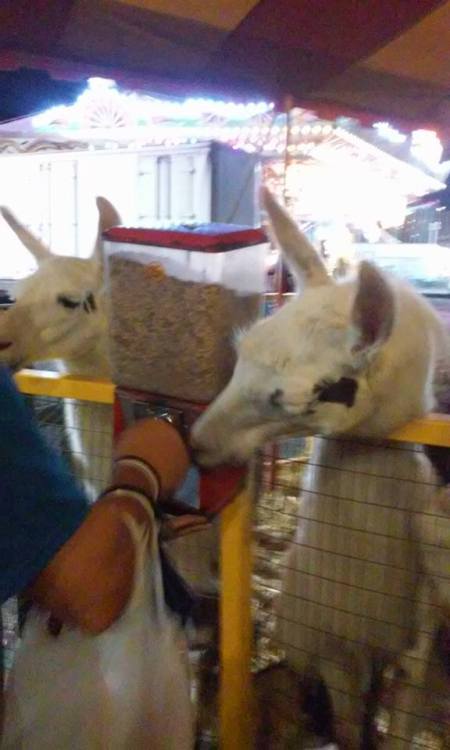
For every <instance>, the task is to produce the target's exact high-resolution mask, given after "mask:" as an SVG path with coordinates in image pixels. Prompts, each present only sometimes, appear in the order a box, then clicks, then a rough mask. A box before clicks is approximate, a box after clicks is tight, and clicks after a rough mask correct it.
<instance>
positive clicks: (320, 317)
mask: <svg viewBox="0 0 450 750" xmlns="http://www.w3.org/2000/svg"><path fill="white" fill-rule="evenodd" d="M263 195H264V202H265V208H266V210H267V212H268V214H269V218H270V220H271V225H272V228H273V231H274V234H275V236H276V238H277V240H278V242H279V244H280V246H281V249H282V250H283V252H284V254H285V257H286V259H287V261H288V262H289V263H290V265H291V267H292V269H293V271H294V272H295V273H296V275H297V277H298V279H299V280H300V282H301V283H302V285H303V286H304V289H303V291H302V293H301V294H300V295H299V296H298V297H297V298H296V299H294V300H293V301H292V302H290V303H287V304H286V305H285V306H284V307H283V308H282V309H281V310H279V311H278V312H276V313H275V314H274V315H273V316H272V317H271V318H268V319H266V320H262V321H259V322H258V323H256V324H255V325H254V326H253V327H252V328H250V330H249V331H248V332H247V333H245V334H244V335H243V336H242V338H241V340H240V342H239V344H238V361H237V364H236V368H235V371H234V375H233V377H232V379H231V381H230V383H229V384H228V386H227V387H226V388H225V389H224V391H223V392H222V394H221V395H219V397H218V398H217V399H216V401H215V402H214V403H213V404H212V405H211V406H210V407H209V409H207V410H206V412H205V413H204V414H203V415H202V417H201V418H200V419H199V421H198V422H197V423H196V425H195V426H194V430H193V434H192V444H193V447H194V448H195V449H196V451H197V454H198V457H199V460H200V461H201V462H202V463H203V464H204V465H214V464H218V463H223V462H227V461H245V460H248V459H249V458H250V457H251V455H252V453H253V452H254V450H255V449H257V448H260V447H262V446H263V445H264V444H265V443H266V442H268V441H270V440H273V439H275V438H279V437H282V436H288V435H304V436H306V435H308V436H309V435H321V436H322V437H321V438H318V439H317V440H315V448H314V455H313V457H312V460H311V461H310V464H309V466H308V468H307V470H306V472H305V476H304V478H303V480H302V487H301V491H302V494H301V503H300V509H299V521H298V529H297V537H296V540H295V544H294V545H293V547H292V550H291V553H290V555H289V559H288V562H287V575H286V577H285V581H284V586H283V591H282V594H281V599H280V604H279V611H280V636H281V639H282V641H283V642H284V645H285V647H286V649H287V653H288V657H289V659H290V661H291V663H292V664H293V665H294V666H295V667H296V668H299V669H300V670H306V671H309V670H312V671H313V672H314V673H315V674H319V675H320V676H321V677H322V679H324V681H325V683H326V684H327V687H328V688H329V691H330V693H331V695H332V698H333V703H334V709H335V715H336V716H337V718H338V719H339V723H340V724H341V727H342V728H343V732H342V734H343V736H345V737H346V741H347V742H348V743H349V745H350V746H353V747H357V746H359V744H360V742H361V733H362V725H363V713H364V708H365V704H364V693H365V692H366V690H367V687H368V680H369V678H370V676H371V674H372V671H373V668H374V665H375V664H376V663H378V664H379V663H382V664H391V663H394V662H397V663H399V664H401V665H402V667H403V668H404V669H405V675H406V676H405V679H404V686H403V688H402V690H400V691H399V693H398V694H397V698H396V702H395V704H394V707H393V709H392V711H391V724H390V728H389V737H388V740H387V745H386V746H387V747H399V748H400V747H405V748H406V747H410V746H411V739H412V737H413V736H414V735H415V734H416V733H417V732H418V731H424V730H427V729H429V728H430V725H431V726H432V727H433V723H434V728H435V729H436V722H435V720H434V719H433V711H434V709H435V708H436V707H435V705H434V704H433V700H432V699H431V690H430V685H432V684H433V685H434V686H435V685H436V683H438V682H439V681H440V680H441V683H440V684H441V687H442V675H440V674H438V672H439V668H438V665H437V663H436V661H435V660H434V659H433V638H434V635H435V633H436V630H437V628H438V627H439V625H440V623H441V619H442V612H441V609H440V608H439V607H440V606H442V605H445V606H447V607H448V606H449V603H450V573H449V571H450V515H449V513H448V511H447V510H446V512H444V511H443V510H442V508H445V509H446V508H447V507H448V506H447V505H446V504H445V502H444V504H442V498H441V499H440V501H439V500H438V495H437V490H436V485H437V478H436V476H435V474H434V471H433V469H432V467H431V465H430V464H429V462H428V461H427V460H426V459H425V457H424V455H423V454H422V451H421V449H420V448H417V449H416V450H411V446H405V445H402V444H396V446H394V445H393V444H392V443H387V442H385V440H384V439H385V438H386V437H387V436H388V435H389V434H390V433H391V432H392V431H393V430H395V429H396V428H398V427H400V426H401V425H403V424H405V423H407V422H408V421H410V420H412V419H414V418H417V417H420V416H422V415H424V414H425V413H426V412H428V411H429V410H430V409H431V408H432V406H433V378H434V376H435V373H436V370H437V368H438V366H440V363H441V359H442V360H444V361H446V359H447V339H446V334H445V333H444V330H443V327H442V325H441V323H440V321H439V319H438V317H437V315H436V314H435V313H434V311H433V310H432V308H431V307H430V306H429V305H428V304H427V303H426V301H425V300H424V299H423V298H421V297H420V296H419V295H418V294H417V293H416V292H415V291H414V290H413V289H412V288H411V287H410V286H409V285H407V284H405V283H403V282H401V281H399V280H396V279H394V278H388V277H387V276H385V275H384V274H382V273H381V272H380V271H379V270H377V268H376V267H374V266H372V265H371V264H369V263H366V262H364V263H362V264H361V266H360V268H359V271H358V274H357V277H356V278H355V279H352V280H349V281H344V282H342V283H339V284H338V283H334V282H333V281H332V280H331V279H330V278H329V277H328V276H327V273H326V270H325V268H324V266H323V264H322V261H321V260H320V258H319V256H318V255H317V253H316V251H315V250H314V248H313V247H312V246H311V245H310V244H309V242H308V240H307V239H306V238H305V237H304V235H303V234H302V233H301V232H300V231H299V230H298V228H297V226H296V225H295V223H294V222H293V221H292V220H291V219H290V218H289V216H288V215H287V213H286V212H285V211H284V209H283V208H281V206H279V205H278V204H277V203H276V201H275V199H274V198H273V197H272V196H271V195H270V193H268V192H267V191H265V192H264V194H263ZM342 378H346V379H348V380H346V381H342V380H341V379H342ZM339 381H340V389H338V391H339V390H340V394H339V393H338V394H337V395H336V391H334V393H333V389H331V388H330V384H332V383H337V382H339ZM352 383H353V386H355V387H356V392H355V393H353V396H354V402H353V403H352V393H351V386H352ZM343 385H346V386H349V385H350V395H349V393H348V391H347V394H346V395H345V394H344V397H345V398H346V399H347V403H342V402H341V403H339V400H340V398H341V396H342V392H343V391H342V388H343ZM322 399H324V400H322ZM327 399H329V400H327ZM367 438H368V439H369V441H370V442H369V441H367V440H366V439H367ZM446 501H447V502H448V498H447V496H446ZM439 502H440V503H441V505H440V508H441V510H440V511H439V512H436V507H437V505H439ZM436 605H439V606H436ZM442 689H443V690H444V692H445V688H442ZM447 690H448V687H447Z"/></svg>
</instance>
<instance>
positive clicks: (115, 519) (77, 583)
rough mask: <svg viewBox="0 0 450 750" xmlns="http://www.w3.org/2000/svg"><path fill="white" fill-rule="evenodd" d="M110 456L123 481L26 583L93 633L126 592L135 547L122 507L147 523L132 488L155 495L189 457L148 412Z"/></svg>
mask: <svg viewBox="0 0 450 750" xmlns="http://www.w3.org/2000/svg"><path fill="white" fill-rule="evenodd" d="M124 457H135V458H136V459H138V460H137V461H136V460H129V458H127V459H124ZM122 459H123V460H122ZM114 460H115V463H114V470H113V476H112V482H111V485H112V486H113V487H117V486H119V487H124V488H125V489H124V490H121V491H120V492H114V490H113V491H111V492H110V493H107V494H105V495H104V496H103V497H102V498H101V499H100V500H98V501H97V503H95V504H94V505H93V506H92V509H91V510H90V512H89V514H88V516H87V518H86V520H85V521H84V523H83V524H82V525H81V526H80V527H79V529H78V530H77V531H76V532H75V533H74V534H73V536H72V537H71V538H70V539H69V540H68V541H67V542H66V543H65V544H64V545H63V546H62V547H61V549H60V550H59V551H58V552H57V553H56V555H55V556H54V557H53V559H52V560H51V562H50V563H49V564H48V565H47V566H46V568H45V569H44V570H43V571H42V572H41V573H40V575H39V576H38V577H37V578H36V580H35V581H34V583H33V585H32V586H31V587H30V589H29V591H28V593H29V595H30V596H31V598H32V599H33V600H34V601H35V602H36V603H37V604H38V605H40V606H41V607H43V608H45V609H46V610H48V611H50V612H51V613H52V614H53V615H54V616H55V617H56V618H58V619H59V620H61V621H62V622H65V623H68V624H73V625H75V626H77V627H80V628H82V629H83V630H85V631H87V632H89V633H92V634H96V633H100V632H102V631H103V630H105V629H106V628H108V627H109V626H110V625H111V624H112V623H113V622H114V621H115V620H116V619H117V618H118V617H119V616H120V614H121V612H122V611H123V609H124V607H125V606H126V604H127V602H128V600H129V597H130V594H131V590H132V586H133V579H134V558H135V550H134V543H133V541H132V539H131V536H130V532H129V530H128V527H127V526H126V524H125V523H124V520H123V515H124V513H128V514H130V515H131V516H132V517H133V518H134V519H136V521H137V522H138V523H139V524H142V525H144V524H148V523H149V515H148V513H147V512H146V510H145V508H144V507H142V504H141V503H140V502H139V499H137V498H136V497H134V496H133V490H134V491H137V492H139V493H143V496H147V497H148V498H151V499H153V500H155V501H157V500H158V499H159V498H157V497H156V496H155V495H156V491H157V486H158V484H159V483H160V494H161V496H163V497H164V496H168V495H170V494H171V493H172V492H174V491H175V489H176V488H177V486H178V485H179V483H180V482H181V480H182V479H183V476H184V474H185V473H186V471H187V468H188V465H189V458H188V454H187V451H186V447H185V446H184V443H183V441H182V439H181V437H180V436H179V434H178V432H177V431H176V430H175V429H174V428H173V427H172V426H171V425H169V424H167V423H166V422H163V421H157V420H150V419H146V420H141V421H139V422H137V423H135V424H134V425H133V426H131V427H130V428H128V429H127V430H125V431H124V433H122V435H121V436H120V437H119V440H118V442H117V445H116V448H115V451H114ZM141 462H142V463H141ZM147 467H151V469H153V470H154V472H155V474H154V473H153V471H152V470H151V469H150V471H149V470H148V468H147ZM155 477H156V479H155ZM128 488H130V489H129V490H128ZM149 502H150V500H149Z"/></svg>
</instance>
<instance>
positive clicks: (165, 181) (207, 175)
mask: <svg viewBox="0 0 450 750" xmlns="http://www.w3.org/2000/svg"><path fill="white" fill-rule="evenodd" d="M209 153H210V149H209V147H208V146H184V147H181V146H180V147H177V148H175V147H172V148H170V149H168V148H165V149H151V150H146V151H145V152H143V153H141V154H139V156H138V188H137V201H138V217H137V218H138V223H139V225H140V226H146V225H147V226H150V225H151V226H161V227H164V226H166V225H168V224H189V223H192V222H196V223H201V222H208V221H211V160H210V158H209Z"/></svg>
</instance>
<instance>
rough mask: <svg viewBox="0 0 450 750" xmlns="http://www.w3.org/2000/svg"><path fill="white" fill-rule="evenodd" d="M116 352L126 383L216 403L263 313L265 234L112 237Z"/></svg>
mask: <svg viewBox="0 0 450 750" xmlns="http://www.w3.org/2000/svg"><path fill="white" fill-rule="evenodd" d="M104 250H105V258H106V278H107V284H108V288H109V313H110V321H111V323H110V351H111V358H112V365H113V379H114V382H115V383H116V384H118V385H121V386H125V387H128V388H134V389H138V390H143V391H146V392H148V393H155V394H160V395H161V396H168V397H172V398H179V399H185V400H187V401H195V402H200V403H208V402H209V401H211V400H212V399H213V398H215V396H216V395H217V394H218V393H219V392H220V391H221V390H222V388H223V387H224V386H225V385H226V383H227V382H228V380H229V378H230V376H231V374H232V371H233V367H234V362H235V353H234V343H233V338H234V334H235V332H236V330H239V329H241V328H245V327H246V326H248V325H249V324H250V323H252V322H253V321H254V320H255V319H256V318H257V317H258V316H259V315H260V312H261V302H262V294H263V292H264V289H265V272H266V259H267V253H268V244H267V240H266V237H265V234H264V232H263V231H262V230H261V229H247V228H243V227H236V226H230V225H217V224H208V225H202V226H200V227H196V228H195V229H185V228H182V229H181V228H180V229H178V228H177V229H174V230H166V231H162V230H156V229H128V228H124V227H117V228H115V229H111V230H109V231H108V232H106V233H105V235H104Z"/></svg>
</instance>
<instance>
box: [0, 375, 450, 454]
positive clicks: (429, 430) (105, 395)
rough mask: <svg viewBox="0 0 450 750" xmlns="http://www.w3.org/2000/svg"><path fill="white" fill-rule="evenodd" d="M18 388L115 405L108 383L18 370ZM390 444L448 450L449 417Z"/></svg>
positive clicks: (401, 433) (410, 429)
mask: <svg viewBox="0 0 450 750" xmlns="http://www.w3.org/2000/svg"><path fill="white" fill-rule="evenodd" d="M15 379H16V383H17V386H18V388H19V390H21V391H22V392H23V393H27V394H29V395H31V396H54V397H55V398H74V399H79V400H80V401H96V402H98V403H100V404H113V403H114V390H115V386H114V384H113V383H110V382H109V381H107V380H92V379H86V378H77V377H73V376H70V375H60V374H59V373H56V372H47V371H41V370H21V371H20V372H19V373H17V374H16V376H15ZM390 439H391V440H398V441H400V442H404V443H422V444H424V445H440V446H443V447H446V448H450V415H447V414H429V415H428V416H426V417H423V418H422V419H415V420H413V421H412V422H409V423H408V424H407V425H405V426H404V427H401V428H400V429H398V430H395V432H393V433H392V434H391V435H390Z"/></svg>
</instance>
